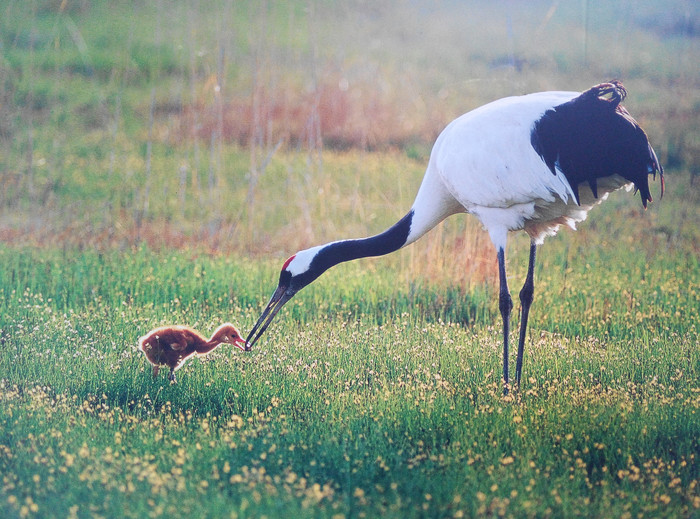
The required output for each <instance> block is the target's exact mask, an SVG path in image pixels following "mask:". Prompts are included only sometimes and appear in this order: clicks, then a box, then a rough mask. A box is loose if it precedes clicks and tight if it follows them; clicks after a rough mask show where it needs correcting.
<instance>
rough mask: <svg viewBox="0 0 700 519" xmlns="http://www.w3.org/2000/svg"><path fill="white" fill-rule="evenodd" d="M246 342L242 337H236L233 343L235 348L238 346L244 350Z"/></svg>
mask: <svg viewBox="0 0 700 519" xmlns="http://www.w3.org/2000/svg"><path fill="white" fill-rule="evenodd" d="M246 344H247V343H246V341H245V340H243V339H236V340H235V341H234V343H233V345H234V346H235V347H236V348H240V349H241V350H243V351H246Z"/></svg>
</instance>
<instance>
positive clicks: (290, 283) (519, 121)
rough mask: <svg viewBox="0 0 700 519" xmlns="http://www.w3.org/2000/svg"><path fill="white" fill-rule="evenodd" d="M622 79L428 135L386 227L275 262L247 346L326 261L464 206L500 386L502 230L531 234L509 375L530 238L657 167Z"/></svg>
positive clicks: (529, 295) (525, 310)
mask: <svg viewBox="0 0 700 519" xmlns="http://www.w3.org/2000/svg"><path fill="white" fill-rule="evenodd" d="M625 96H626V90H625V89H624V87H623V86H622V84H621V83H619V82H617V81H614V82H611V83H602V84H600V85H596V86H594V87H592V88H591V89H589V90H587V91H585V92H583V93H579V92H558V91H556V92H540V93H535V94H528V95H524V96H517V97H508V98H504V99H500V100H497V101H494V102H491V103H489V104H486V105H484V106H482V107H480V108H477V109H475V110H472V111H471V112H468V113H466V114H464V115H462V116H461V117H458V118H457V119H455V120H454V121H452V122H451V123H450V124H449V125H448V126H447V127H446V128H445V129H444V130H443V131H442V133H441V134H440V135H439V137H438V138H437V140H436V142H435V144H434V146H433V149H432V152H431V155H430V159H429V162H428V166H427V169H426V173H425V176H424V178H423V181H422V183H421V185H420V188H419V189H418V193H417V195H416V198H415V201H414V203H413V206H412V207H411V209H410V210H409V212H408V213H407V214H406V215H405V216H404V217H403V218H401V219H400V220H399V221H398V222H397V223H396V224H395V225H393V226H392V227H390V228H389V229H387V230H386V231H384V232H382V233H380V234H378V235H376V236H371V237H368V238H361V239H351V240H340V241H335V242H331V243H328V244H325V245H320V246H316V247H312V248H310V249H306V250H303V251H299V252H297V253H296V254H295V255H293V256H291V257H290V258H289V259H288V260H287V261H286V262H285V263H284V265H283V266H282V270H281V272H280V278H279V283H278V287H277V289H276V290H275V292H274V294H273V295H272V297H271V298H270V301H269V303H268V305H267V307H266V308H265V310H264V311H263V313H262V315H261V316H260V318H259V319H258V321H257V323H256V324H255V326H254V327H253V329H252V330H251V332H250V334H249V335H248V338H247V341H246V349H247V350H250V349H251V348H252V346H253V345H254V344H255V342H256V341H257V340H258V339H259V338H260V336H261V335H262V334H263V333H264V331H265V330H266V329H267V327H268V326H269V325H270V323H271V322H272V320H273V318H274V316H275V315H276V314H277V312H278V311H279V309H280V308H281V307H282V306H283V305H284V304H285V303H286V302H287V301H288V300H289V299H291V298H292V297H293V296H294V294H296V293H297V292H298V291H299V290H300V289H301V288H303V287H305V286H307V285H308V284H309V283H311V282H313V281H314V280H315V279H316V278H318V277H319V276H320V275H321V274H322V273H324V272H325V271H326V270H328V269H329V268H331V267H332V266H334V265H336V264H338V263H341V262H344V261H350V260H354V259H358V258H363V257H369V256H381V255H384V254H388V253H390V252H393V251H396V250H398V249H400V248H402V247H404V246H406V245H408V244H410V243H413V242H414V241H416V240H417V239H419V238H420V237H421V236H423V235H424V234H425V233H427V232H428V231H429V230H431V229H432V228H433V227H435V226H436V225H437V224H438V223H440V222H441V221H442V220H444V219H445V218H447V217H448V216H450V215H453V214H457V213H465V212H466V213H471V214H473V215H474V216H476V217H477V218H478V219H479V220H480V222H481V223H482V224H483V226H484V228H485V229H486V230H487V231H488V233H489V236H490V238H491V241H492V242H493V244H494V247H495V249H496V257H497V260H498V264H499V285H500V288H499V309H500V312H501V315H502V319H503V379H504V382H505V388H506V391H507V388H508V384H509V367H508V358H509V341H508V336H509V330H510V328H509V326H510V313H511V310H512V307H513V303H512V299H511V296H510V291H509V289H508V283H507V277H506V264H505V249H506V242H507V236H508V232H510V231H518V230H524V231H525V232H527V233H528V235H529V236H530V239H531V246H530V260H529V266H528V273H527V278H526V281H525V284H524V286H523V289H522V290H521V291H520V300H521V303H522V313H521V326H520V337H519V342H518V355H517V364H516V382H517V383H518V384H519V382H520V378H521V370H522V356H523V350H524V341H525V334H526V329H527V319H528V315H529V309H530V305H531V303H532V300H533V293H534V263H535V258H536V249H537V246H538V245H540V244H542V243H543V241H544V238H545V237H547V236H552V235H554V234H556V232H557V231H558V229H559V228H560V226H561V225H567V226H569V227H571V228H574V229H575V227H576V224H577V223H578V222H580V221H582V220H584V219H585V218H586V216H587V214H588V212H589V211H590V210H591V208H592V207H593V206H594V205H596V204H598V203H600V202H601V201H603V200H605V199H606V198H607V196H608V195H609V193H611V192H612V191H615V190H617V189H620V188H623V187H628V188H632V187H634V188H636V189H637V190H638V191H639V192H640V194H641V198H642V203H643V205H644V207H645V208H646V206H647V202H648V201H651V200H652V197H651V194H650V192H649V184H648V176H649V175H650V174H651V175H654V176H655V175H656V173H657V172H658V173H659V174H660V177H661V194H662V196H663V192H664V178H663V169H662V167H661V165H660V164H659V161H658V159H657V157H656V154H655V153H654V150H653V149H652V147H651V145H650V144H649V141H648V139H647V136H646V134H645V133H644V131H643V130H642V129H641V127H640V126H639V125H638V124H637V122H636V121H635V120H634V119H633V118H632V117H631V116H630V115H629V113H628V112H627V110H626V109H624V108H623V107H622V106H621V105H620V102H621V101H622V100H623V99H624V98H625Z"/></svg>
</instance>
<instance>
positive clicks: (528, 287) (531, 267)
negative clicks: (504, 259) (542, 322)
mask: <svg viewBox="0 0 700 519" xmlns="http://www.w3.org/2000/svg"><path fill="white" fill-rule="evenodd" d="M536 252H537V245H535V242H534V241H532V242H530V262H529V263H528V266H527V277H526V278H525V284H524V285H523V288H522V290H521V291H520V303H521V304H522V315H521V319H520V337H519V339H518V358H517V360H516V363H515V384H516V385H517V386H518V387H520V375H521V373H522V370H523V350H524V349H525V330H526V329H527V318H528V316H529V315H530V305H531V304H532V299H533V294H534V292H535V279H534V278H535V254H536Z"/></svg>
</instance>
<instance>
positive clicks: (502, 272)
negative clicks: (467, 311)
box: [498, 248, 513, 395]
mask: <svg viewBox="0 0 700 519" xmlns="http://www.w3.org/2000/svg"><path fill="white" fill-rule="evenodd" d="M498 278H499V283H500V290H499V294H498V309H499V310H500V311H501V317H502V318H503V383H504V384H505V385H504V386H503V394H506V395H507V394H508V335H509V332H510V312H511V310H513V300H512V299H511V297H510V291H509V290H508V281H507V279H506V253H505V251H504V250H503V248H500V249H498Z"/></svg>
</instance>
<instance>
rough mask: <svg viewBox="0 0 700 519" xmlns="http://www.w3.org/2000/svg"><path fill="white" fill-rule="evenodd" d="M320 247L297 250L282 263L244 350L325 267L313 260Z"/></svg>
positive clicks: (247, 349) (251, 346)
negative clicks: (270, 295)
mask: <svg viewBox="0 0 700 519" xmlns="http://www.w3.org/2000/svg"><path fill="white" fill-rule="evenodd" d="M321 248H322V247H314V248H311V249H307V250H304V251H300V252H297V253H296V254H295V255H293V256H291V257H290V258H289V259H287V261H285V262H284V264H283V265H282V271H281V272H280V278H279V283H278V284H277V288H276V289H275V291H274V293H273V294H272V297H270V301H269V302H268V303H267V306H266V307H265V310H263V313H262V314H261V315H260V318H259V319H258V321H257V322H256V323H255V326H253V329H252V330H251V331H250V333H249V334H248V337H247V338H246V343H245V351H250V350H251V349H252V348H253V345H254V344H255V343H256V342H257V340H258V339H259V338H260V336H261V335H262V334H263V333H265V330H267V327H268V326H270V323H272V320H273V319H274V318H275V316H276V315H277V313H278V312H279V311H280V310H281V309H282V307H283V306H284V305H285V304H286V303H287V301H289V300H290V299H291V298H292V297H294V294H296V293H297V292H298V291H299V290H301V289H302V288H304V287H305V286H306V285H308V284H309V283H311V282H312V281H313V280H315V279H316V278H317V277H318V276H320V275H321V274H322V273H323V272H324V271H325V270H326V269H325V268H321V267H320V266H318V265H317V264H316V262H314V259H315V258H317V256H318V252H319V250H320V249H321Z"/></svg>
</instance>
